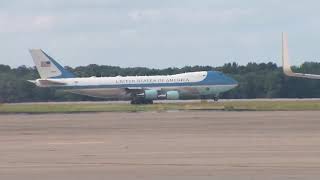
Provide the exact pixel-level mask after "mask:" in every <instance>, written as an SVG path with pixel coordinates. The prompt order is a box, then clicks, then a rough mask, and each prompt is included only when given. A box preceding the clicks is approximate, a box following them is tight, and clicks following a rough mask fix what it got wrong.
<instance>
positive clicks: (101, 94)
mask: <svg viewBox="0 0 320 180" xmlns="http://www.w3.org/2000/svg"><path fill="white" fill-rule="evenodd" d="M30 54H31V56H32V59H33V61H34V63H35V65H36V68H37V70H38V73H39V75H40V79H37V80H29V82H32V83H34V84H35V85H36V86H38V87H45V88H57V89H62V90H63V91H65V92H70V93H74V94H80V95H86V96H91V97H98V98H105V99H117V100H131V104H152V103H153V100H179V99H208V98H211V99H214V100H215V101H217V100H218V97H219V94H220V93H222V92H226V91H229V90H231V89H233V88H235V87H236V86H238V82H237V81H236V80H234V79H232V78H231V77H228V76H226V75H224V74H223V73H221V72H217V71H200V72H188V73H182V74H175V75H157V76H126V77H122V76H116V77H76V76H75V75H74V74H73V73H71V72H69V71H68V70H66V69H65V68H63V67H62V66H61V65H60V64H59V63H58V62H57V61H56V60H54V59H53V58H52V57H50V56H49V55H47V54H46V53H45V52H44V51H43V50H41V49H31V50H30Z"/></svg>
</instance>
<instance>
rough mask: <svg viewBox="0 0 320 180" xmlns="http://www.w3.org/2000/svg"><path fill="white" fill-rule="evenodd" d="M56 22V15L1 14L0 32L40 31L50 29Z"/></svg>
mask: <svg viewBox="0 0 320 180" xmlns="http://www.w3.org/2000/svg"><path fill="white" fill-rule="evenodd" d="M55 22H56V18H55V17H54V16H37V15H35V16H15V15H0V27H1V28H0V32H2V33H5V32H8V33H13V32H14V33H18V32H39V31H47V30H50V29H51V28H52V27H53V26H54V24H55Z"/></svg>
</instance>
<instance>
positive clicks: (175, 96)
mask: <svg viewBox="0 0 320 180" xmlns="http://www.w3.org/2000/svg"><path fill="white" fill-rule="evenodd" d="M166 97H167V99H168V100H178V99H179V98H180V94H179V92H178V91H168V92H167V93H166Z"/></svg>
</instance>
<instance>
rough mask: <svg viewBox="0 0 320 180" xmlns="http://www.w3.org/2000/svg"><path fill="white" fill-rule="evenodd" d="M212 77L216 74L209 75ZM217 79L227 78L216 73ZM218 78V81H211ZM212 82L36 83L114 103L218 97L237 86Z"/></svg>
mask: <svg viewBox="0 0 320 180" xmlns="http://www.w3.org/2000/svg"><path fill="white" fill-rule="evenodd" d="M210 73H213V72H210ZM214 75H215V76H217V77H216V78H219V76H221V78H226V77H225V76H224V75H223V74H222V73H217V72H215V74H214ZM212 78H215V77H212ZM227 80H228V79H226V80H225V81H223V79H222V80H220V81H214V80H210V77H209V72H206V71H201V72H191V73H182V74H176V75H166V76H127V77H122V76H116V77H89V78H64V79H46V80H42V79H39V80H36V84H37V85H38V86H40V87H57V88H63V89H64V90H65V91H67V92H71V93H76V94H82V95H88V96H94V97H102V98H111V99H129V98H130V96H131V95H130V93H129V92H132V91H142V90H146V89H148V90H150V89H153V90H157V91H159V92H160V93H161V92H166V91H179V93H180V97H181V98H182V99H188V98H197V97H199V96H210V95H218V94H219V93H221V92H224V91H227V90H230V89H232V88H234V87H235V86H237V83H236V82H234V81H231V82H229V81H227Z"/></svg>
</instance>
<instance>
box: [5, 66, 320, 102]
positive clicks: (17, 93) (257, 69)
mask: <svg viewBox="0 0 320 180" xmlns="http://www.w3.org/2000/svg"><path fill="white" fill-rule="evenodd" d="M66 68H67V69H68V70H70V71H71V72H73V73H74V74H76V75H77V76H79V77H91V76H96V77H111V76H118V75H120V76H136V75H137V76H144V75H146V76H150V75H171V74H177V73H184V72H194V71H211V70H214V71H220V72H223V73H225V74H227V75H229V76H231V77H233V78H234V79H236V80H237V81H238V82H239V86H238V87H237V88H235V89H233V90H232V91H229V92H226V93H224V94H222V95H221V97H222V98H228V99H229V98H233V99H241V98H249V99H251V98H319V97H320V80H308V79H299V78H291V77H286V76H284V74H283V72H282V69H281V67H278V66H277V65H276V64H274V63H271V62H269V63H259V64H258V63H248V64H247V65H238V64H237V63H235V62H234V63H226V64H224V65H223V66H220V67H212V66H185V67H183V68H166V69H151V68H144V67H134V68H121V67H117V66H105V65H96V64H91V65H88V66H79V67H75V68H71V67H66ZM293 69H294V71H296V72H302V73H314V74H320V63H315V62H305V63H303V64H302V65H301V66H300V67H294V68H293ZM37 78H39V75H38V72H37V70H36V69H35V67H26V66H20V67H17V68H11V67H10V66H8V65H1V64H0V102H39V101H86V100H90V101H98V100H103V99H97V98H92V97H87V96H81V95H74V94H70V93H65V92H63V91H59V90H55V89H50V88H38V87H36V86H35V85H34V84H32V83H30V82H28V81H27V80H34V79H37Z"/></svg>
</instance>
